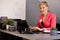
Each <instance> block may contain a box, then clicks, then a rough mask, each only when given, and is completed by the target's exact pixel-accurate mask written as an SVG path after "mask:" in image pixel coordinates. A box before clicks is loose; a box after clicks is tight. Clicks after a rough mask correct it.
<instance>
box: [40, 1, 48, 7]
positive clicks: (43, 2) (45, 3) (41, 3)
mask: <svg viewBox="0 0 60 40" xmlns="http://www.w3.org/2000/svg"><path fill="white" fill-rule="evenodd" d="M41 5H46V6H47V7H48V3H47V2H46V1H42V2H40V3H39V6H41Z"/></svg>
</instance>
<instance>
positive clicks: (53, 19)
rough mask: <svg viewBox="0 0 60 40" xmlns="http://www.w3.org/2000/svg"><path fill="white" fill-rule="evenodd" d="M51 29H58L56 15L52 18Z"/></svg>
mask: <svg viewBox="0 0 60 40" xmlns="http://www.w3.org/2000/svg"><path fill="white" fill-rule="evenodd" d="M51 27H56V15H55V14H53V15H52V16H51Z"/></svg>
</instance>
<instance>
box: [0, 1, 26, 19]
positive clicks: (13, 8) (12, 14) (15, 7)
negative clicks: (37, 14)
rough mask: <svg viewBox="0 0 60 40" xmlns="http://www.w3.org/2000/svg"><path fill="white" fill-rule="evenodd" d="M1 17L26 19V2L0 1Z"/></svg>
mask: <svg viewBox="0 0 60 40" xmlns="http://www.w3.org/2000/svg"><path fill="white" fill-rule="evenodd" d="M0 16H7V17H8V18H12V19H14V18H16V19H23V20H25V19H26V0H0Z"/></svg>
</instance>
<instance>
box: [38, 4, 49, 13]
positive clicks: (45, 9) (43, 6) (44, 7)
mask: <svg viewBox="0 0 60 40" xmlns="http://www.w3.org/2000/svg"><path fill="white" fill-rule="evenodd" d="M39 7H40V12H41V13H43V14H46V13H47V12H48V6H46V5H44V4H43V5H40V6H39Z"/></svg>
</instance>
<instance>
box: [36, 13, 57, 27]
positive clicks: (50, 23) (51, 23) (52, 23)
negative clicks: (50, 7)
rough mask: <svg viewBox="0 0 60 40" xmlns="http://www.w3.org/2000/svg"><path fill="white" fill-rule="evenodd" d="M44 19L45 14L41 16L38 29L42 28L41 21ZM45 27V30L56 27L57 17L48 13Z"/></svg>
mask: <svg viewBox="0 0 60 40" xmlns="http://www.w3.org/2000/svg"><path fill="white" fill-rule="evenodd" d="M42 19H43V14H41V15H40V17H39V20H38V24H37V26H38V27H42V24H41V21H42ZM44 27H45V28H51V27H56V15H55V14H53V13H51V12H48V14H47V16H46V18H45V20H44Z"/></svg>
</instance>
